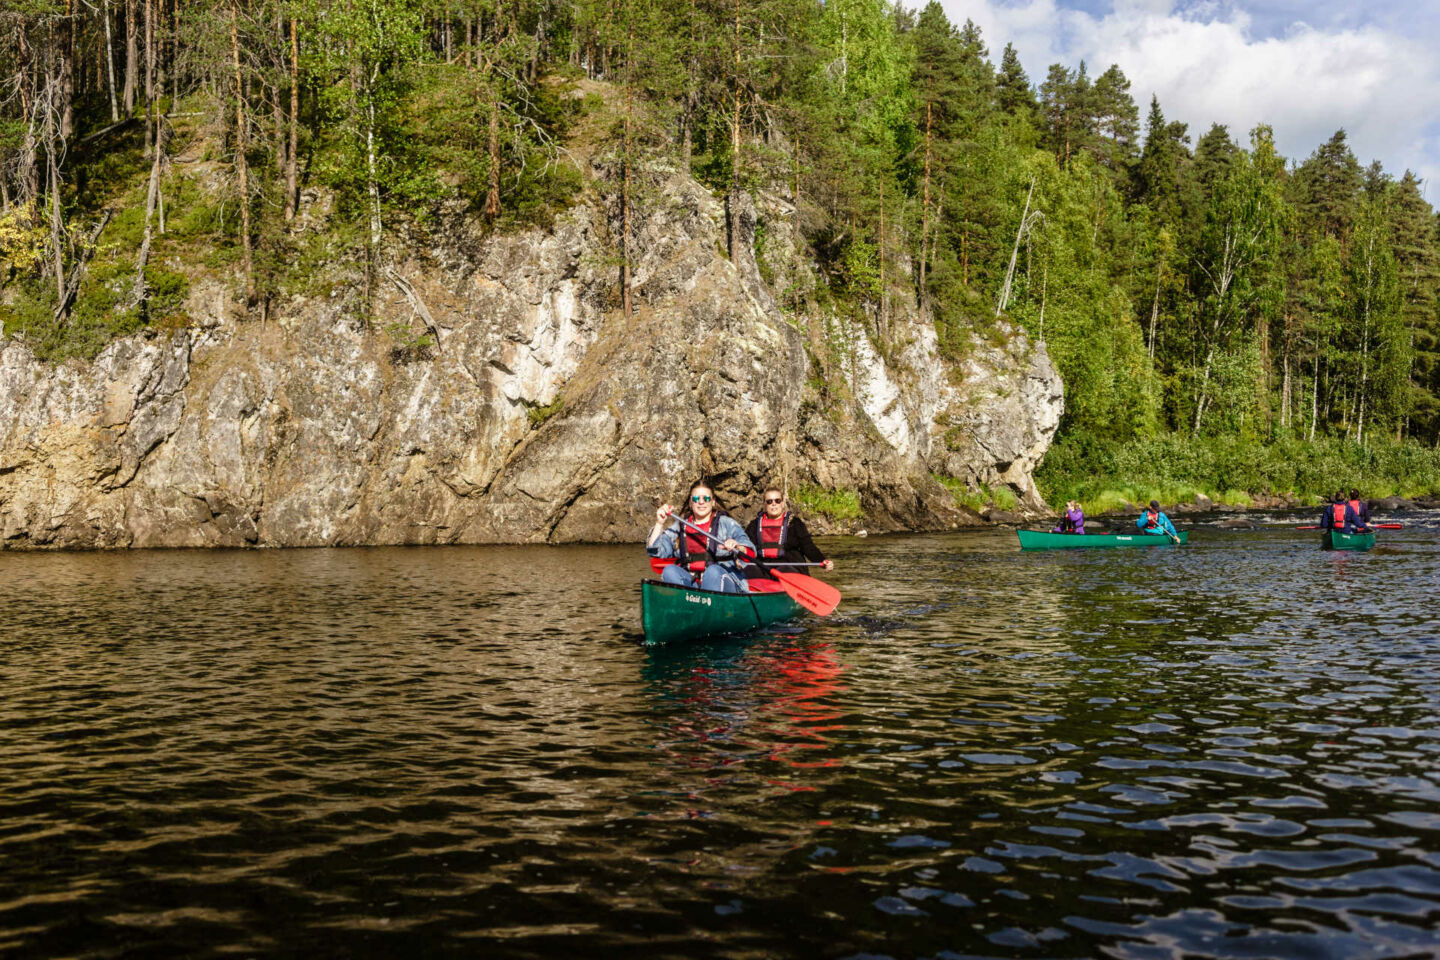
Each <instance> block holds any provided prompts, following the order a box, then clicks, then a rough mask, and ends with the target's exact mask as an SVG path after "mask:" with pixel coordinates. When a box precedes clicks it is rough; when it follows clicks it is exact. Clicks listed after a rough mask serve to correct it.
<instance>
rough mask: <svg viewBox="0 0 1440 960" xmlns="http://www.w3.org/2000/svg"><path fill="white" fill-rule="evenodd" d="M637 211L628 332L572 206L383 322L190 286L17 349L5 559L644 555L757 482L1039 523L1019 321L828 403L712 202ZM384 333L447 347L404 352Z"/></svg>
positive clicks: (321, 303)
mask: <svg viewBox="0 0 1440 960" xmlns="http://www.w3.org/2000/svg"><path fill="white" fill-rule="evenodd" d="M649 206H650V209H651V213H650V215H649V216H641V217H639V218H638V219H637V221H636V222H635V224H634V225H633V231H634V236H635V246H636V248H637V249H638V250H639V251H640V256H639V258H638V262H636V263H635V266H634V289H635V296H636V303H637V308H636V312H635V314H634V316H633V317H632V318H631V320H629V321H628V322H627V321H626V320H624V319H623V318H622V317H621V316H620V313H619V311H618V309H617V308H616V305H615V302H614V297H615V288H616V277H615V270H614V269H613V267H612V266H609V264H612V263H613V256H612V255H611V254H610V252H609V246H608V243H609V241H608V240H607V237H608V236H609V235H610V232H611V229H612V225H611V224H610V223H608V222H606V220H605V218H604V214H603V213H601V212H600V211H599V210H598V209H597V208H595V207H586V206H582V207H578V208H576V209H575V210H573V211H571V212H570V213H569V214H567V215H566V216H565V217H564V218H562V220H561V221H560V222H558V223H557V224H556V226H555V227H554V229H552V230H550V231H540V230H533V231H530V232H527V233H523V234H520V235H512V236H505V237H493V238H486V239H484V240H479V239H475V238H473V237H472V238H469V239H466V238H465V235H464V233H463V231H462V232H461V235H460V239H458V240H456V241H455V242H454V243H452V244H450V245H449V246H447V247H446V248H445V249H441V250H433V251H428V252H427V255H426V258H425V260H424V261H423V262H422V261H420V260H415V261H410V262H402V263H399V264H397V266H396V269H395V271H394V274H393V276H391V277H387V278H386V279H385V280H382V281H381V285H380V286H379V287H377V291H376V293H377V300H376V304H375V308H374V309H375V312H376V314H377V320H376V322H374V323H372V324H371V325H370V326H369V327H361V326H360V325H358V324H357V323H356V322H355V321H354V320H353V319H352V318H353V315H354V311H353V310H347V309H346V306H347V305H346V304H345V302H344V301H343V299H342V298H339V297H332V298H326V299H303V298H301V299H295V300H292V301H288V302H286V303H284V304H283V305H282V306H280V307H278V308H276V309H273V310H272V312H271V315H270V319H269V321H268V322H266V323H260V322H255V321H249V322H236V321H234V320H231V319H227V318H225V317H224V316H222V315H221V314H222V313H223V311H224V309H225V307H224V304H225V297H224V295H223V291H221V290H219V289H218V288H215V287H201V288H198V289H197V290H196V291H195V292H194V293H193V295H192V298H191V301H192V302H191V303H190V304H189V313H190V315H191V316H193V317H198V318H201V319H200V322H199V323H198V324H197V325H196V326H195V327H193V328H191V329H188V330H185V331H182V332H179V333H176V334H174V335H173V336H170V337H169V338H156V339H145V338H138V337H137V338H132V339H128V340H123V341H119V342H116V343H114V344H111V345H110V346H109V347H107V348H106V349H105V351H104V352H102V353H101V354H100V356H99V357H98V358H97V359H96V360H95V361H94V362H93V363H90V364H79V363H73V362H72V363H66V364H64V365H61V366H58V367H52V366H50V365H47V364H43V363H40V362H38V361H36V360H35V359H34V357H33V355H32V354H31V353H30V351H29V349H28V348H27V347H25V345H24V344H22V343H18V342H14V341H11V342H6V343H4V344H3V345H0V537H3V541H0V542H3V545H4V546H8V547H36V546H50V547H124V546H135V547H148V546H197V547H198V546H244V545H270V546H318V545H341V544H393V543H476V542H546V541H549V542H562V541H634V540H639V539H642V538H643V536H644V534H645V531H646V530H647V529H648V527H649V525H650V523H651V521H652V520H653V514H654V507H655V505H656V504H657V503H658V502H660V501H661V500H662V499H670V500H672V501H673V500H674V498H677V497H678V496H680V495H681V494H683V492H684V490H685V488H686V486H687V485H688V483H689V482H690V481H691V480H692V479H694V478H696V477H698V476H702V475H703V476H705V477H708V478H709V479H710V482H711V483H712V484H713V485H714V486H715V487H716V488H717V490H718V491H719V492H720V493H721V494H722V496H725V497H726V498H728V499H729V500H730V501H731V502H732V506H734V505H736V504H738V503H746V502H748V503H749V504H751V505H753V504H755V503H756V502H757V501H758V492H759V489H760V487H761V486H763V485H764V484H765V483H769V482H777V481H778V482H782V483H787V484H790V485H794V484H799V483H807V484H816V485H819V486H823V487H829V488H849V489H853V490H856V491H858V493H859V495H860V501H861V506H862V509H863V511H864V517H863V525H864V526H866V527H868V529H869V530H870V531H872V532H874V531H879V530H886V529H898V528H927V527H928V528H935V527H945V526H951V525H954V524H957V523H961V522H967V521H966V517H965V515H964V514H963V513H962V512H961V511H959V510H957V509H956V507H955V506H954V502H953V499H952V498H951V497H950V495H949V493H948V492H947V491H946V490H945V489H944V488H943V487H941V486H940V485H939V484H938V483H937V482H935V481H934V480H933V479H932V478H931V474H932V473H942V472H943V473H946V474H949V475H951V476H957V477H962V478H973V479H975V480H977V481H979V482H985V483H990V484H996V483H1006V484H1009V485H1010V486H1011V487H1012V488H1014V489H1015V490H1016V492H1017V493H1018V494H1020V496H1021V500H1022V504H1024V505H1026V506H1028V507H1030V508H1032V509H1033V508H1035V507H1036V505H1037V504H1038V498H1036V497H1035V496H1034V486H1033V482H1032V481H1031V480H1030V471H1031V470H1033V468H1034V466H1035V465H1036V464H1038V462H1039V459H1040V457H1041V456H1042V455H1043V453H1044V450H1045V447H1046V445H1047V444H1048V442H1049V439H1050V437H1051V435H1053V433H1054V429H1055V425H1056V423H1058V419H1059V415H1060V409H1061V407H1062V400H1061V391H1060V385H1059V379H1058V377H1057V376H1056V375H1055V372H1054V370H1053V368H1052V367H1051V366H1050V365H1049V360H1048V358H1047V357H1046V355H1045V352H1044V349H1043V347H1031V346H1030V345H1029V344H1028V343H1027V342H1026V340H1025V338H1024V337H1023V335H1021V334H1020V333H1018V332H1016V333H1015V334H1014V336H1013V337H1012V338H1011V340H1010V345H1009V346H1008V347H1006V348H1003V349H1002V348H993V349H990V350H988V351H981V352H979V353H977V354H976V355H975V356H974V357H973V358H972V360H971V361H970V362H969V363H967V365H966V367H965V369H964V370H963V372H962V373H961V375H960V376H959V377H958V378H957V377H954V376H950V375H949V374H948V373H947V372H946V371H944V370H943V369H942V368H943V364H941V363H940V362H939V361H938V359H937V357H936V354H935V351H934V336H933V331H930V334H929V337H928V339H927V338H926V337H925V335H924V334H925V326H924V325H923V324H920V323H918V322H917V321H915V320H914V318H913V316H910V317H909V318H908V319H904V320H902V321H901V322H904V323H908V324H910V326H911V327H912V328H913V330H912V331H911V333H912V335H909V336H908V340H907V346H906V347H905V348H904V349H903V350H901V351H899V352H898V353H897V354H896V356H897V357H898V359H895V358H892V359H891V360H889V361H882V360H881V359H880V357H879V355H878V353H877V352H876V351H875V349H874V348H873V347H871V346H869V341H868V340H864V339H863V338H862V343H863V346H861V347H859V355H858V356H859V357H860V358H861V359H859V360H857V369H859V370H860V374H861V375H860V376H858V377H857V384H859V385H860V386H861V387H862V388H863V389H860V390H857V402H856V404H855V405H854V406H853V407H845V408H837V407H834V406H833V405H832V406H828V407H827V406H826V405H825V404H824V403H822V402H820V400H819V399H818V398H817V397H816V396H815V395H814V394H813V392H811V391H812V388H810V387H808V386H807V385H806V380H807V375H808V371H809V360H808V358H807V353H806V345H805V343H804V341H803V339H802V337H801V335H800V334H799V333H798V332H797V331H796V330H795V329H794V328H792V327H791V326H790V325H789V324H788V323H787V322H786V321H785V319H784V318H783V317H782V316H781V315H780V314H779V312H778V310H777V308H776V305H775V299H774V296H773V293H772V292H771V291H770V290H769V289H768V288H767V287H766V286H765V285H764V283H763V281H762V280H761V279H760V276H761V275H760V272H759V271H758V269H756V264H755V260H754V258H753V256H749V254H748V250H749V247H748V245H746V246H745V247H744V250H745V251H746V254H745V256H742V257H740V258H738V259H740V260H741V262H740V263H739V264H738V265H737V264H733V263H732V262H731V261H730V260H729V259H727V258H726V257H725V256H724V255H723V253H721V251H722V250H723V249H724V241H725V231H726V215H725V210H724V208H723V205H722V204H720V203H719V202H717V201H716V200H715V199H714V198H713V197H712V196H711V195H710V194H709V193H707V192H706V191H705V190H704V189H703V188H701V187H700V186H699V185H698V184H696V183H694V182H693V181H691V180H689V179H688V178H682V177H671V178H670V179H669V180H667V181H666V182H665V183H664V184H662V186H661V189H660V196H659V197H658V198H657V199H656V200H655V201H654V202H652V203H651V204H650V205H649ZM735 212H736V216H735V217H734V218H733V220H734V222H735V223H737V224H738V225H739V226H740V229H741V230H743V231H752V232H753V230H754V224H755V212H754V209H753V207H745V206H744V205H743V202H742V204H741V205H740V206H739V207H738V208H737V210H736V211H735ZM395 324H400V325H401V326H402V328H408V329H410V330H411V332H412V334H413V335H414V336H417V337H418V336H419V335H420V334H421V333H423V332H425V330H426V329H427V328H431V327H432V326H433V330H434V333H435V335H437V336H438V343H437V344H434V345H433V346H430V347H429V348H428V349H421V350H409V351H406V350H403V349H397V342H396V338H395V336H394V335H393V331H392V330H391V328H392V327H394V325H395ZM887 364H889V365H887ZM957 380H958V383H959V385H958V386H956V385H954V382H955V381H957ZM862 381H863V382H862ZM1042 506H1043V505H1042ZM746 519H748V515H746ZM817 526H818V527H819V529H821V530H824V529H826V525H825V524H824V523H823V522H822V523H819V524H818V525H817Z"/></svg>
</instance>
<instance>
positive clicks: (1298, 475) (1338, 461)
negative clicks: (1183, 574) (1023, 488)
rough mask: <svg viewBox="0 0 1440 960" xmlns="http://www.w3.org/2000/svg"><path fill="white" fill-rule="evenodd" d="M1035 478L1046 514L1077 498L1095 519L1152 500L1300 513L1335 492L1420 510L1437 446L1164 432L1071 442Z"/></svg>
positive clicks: (1435, 488)
mask: <svg viewBox="0 0 1440 960" xmlns="http://www.w3.org/2000/svg"><path fill="white" fill-rule="evenodd" d="M1035 479H1036V483H1037V485H1038V486H1039V488H1040V492H1041V495H1042V496H1043V497H1044V498H1045V501H1046V502H1047V503H1048V504H1050V506H1051V507H1052V508H1053V509H1057V511H1058V509H1060V508H1063V506H1064V504H1065V501H1067V500H1078V501H1080V503H1081V504H1082V506H1083V507H1084V508H1085V512H1086V514H1087V515H1092V516H1093V515H1098V514H1105V513H1111V512H1115V513H1124V512H1133V511H1134V510H1135V509H1136V508H1137V506H1138V505H1139V504H1144V503H1149V502H1150V501H1151V500H1158V501H1160V503H1161V504H1162V505H1164V506H1165V507H1166V509H1167V510H1172V509H1173V510H1176V511H1178V512H1187V511H1191V512H1200V511H1205V510H1213V509H1226V508H1231V509H1248V508H1252V507H1255V508H1262V509H1285V508H1306V507H1313V506H1317V505H1319V504H1320V503H1321V502H1322V501H1324V500H1327V499H1328V498H1329V496H1330V494H1331V493H1333V492H1334V491H1336V490H1342V489H1343V490H1346V491H1349V490H1351V489H1355V490H1358V491H1359V492H1360V496H1361V498H1362V499H1366V500H1371V501H1390V500H1393V501H1395V502H1396V503H1397V504H1398V503H1402V502H1412V501H1413V502H1416V503H1417V504H1419V505H1422V506H1424V505H1428V504H1429V503H1430V502H1432V501H1434V500H1435V498H1436V496H1437V495H1440V450H1437V449H1436V448H1434V447H1427V446H1422V445H1420V444H1419V443H1416V442H1414V441H1405V442H1399V443H1397V442H1395V441H1393V440H1382V441H1367V442H1366V443H1365V444H1364V445H1361V444H1358V443H1354V442H1352V441H1348V440H1337V439H1333V438H1328V437H1320V438H1316V439H1315V440H1313V441H1312V440H1306V439H1303V438H1299V437H1280V438H1277V439H1275V440H1273V441H1268V442H1266V441H1260V440H1255V439H1247V438H1243V437H1204V438H1198V439H1195V438H1191V437H1188V436H1183V435H1180V434H1162V435H1159V436H1154V437H1147V438H1144V439H1142V440H1138V441H1136V442H1134V443H1131V444H1126V445H1124V446H1106V445H1104V444H1101V443H1097V442H1095V441H1094V440H1093V439H1089V438H1084V437H1079V438H1077V437H1074V436H1068V437H1064V438H1062V439H1061V440H1059V441H1057V442H1056V444H1055V445H1054V446H1053V447H1052V448H1051V449H1050V451H1049V453H1048V454H1047V455H1046V458H1045V463H1044V464H1043V465H1042V466H1041V468H1040V470H1039V471H1038V472H1037V473H1036V478H1035Z"/></svg>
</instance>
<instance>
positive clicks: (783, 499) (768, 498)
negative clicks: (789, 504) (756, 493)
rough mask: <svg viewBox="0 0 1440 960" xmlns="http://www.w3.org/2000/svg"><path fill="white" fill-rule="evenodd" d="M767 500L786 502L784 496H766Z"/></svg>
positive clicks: (770, 501) (769, 501) (768, 501)
mask: <svg viewBox="0 0 1440 960" xmlns="http://www.w3.org/2000/svg"><path fill="white" fill-rule="evenodd" d="M765 502H766V503H784V502H785V498H784V497H766V498H765Z"/></svg>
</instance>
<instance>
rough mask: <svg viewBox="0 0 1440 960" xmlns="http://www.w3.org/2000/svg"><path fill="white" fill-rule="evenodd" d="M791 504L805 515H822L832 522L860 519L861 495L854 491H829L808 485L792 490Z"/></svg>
mask: <svg viewBox="0 0 1440 960" xmlns="http://www.w3.org/2000/svg"><path fill="white" fill-rule="evenodd" d="M790 502H791V503H793V504H795V506H797V507H799V508H800V509H801V511H803V512H805V513H809V514H820V515H823V516H826V517H829V518H830V519H832V520H858V519H859V518H860V495H859V494H858V493H856V492H855V491H854V490H847V489H840V490H827V489H826V488H824V487H816V486H808V485H807V486H802V487H797V488H795V489H794V490H791V491H790Z"/></svg>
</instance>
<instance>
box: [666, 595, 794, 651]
mask: <svg viewBox="0 0 1440 960" xmlns="http://www.w3.org/2000/svg"><path fill="white" fill-rule="evenodd" d="M799 612H800V604H798V603H796V602H795V601H794V600H792V599H790V595H789V594H787V593H714V592H712V591H710V590H696V589H693V588H689V587H676V586H672V585H671V584H668V583H661V582H660V581H658V580H642V581H640V620H641V622H642V623H644V625H645V642H646V643H673V642H674V641H676V640H697V639H699V638H701V637H715V636H722V635H724V634H728V633H749V632H750V631H751V630H755V629H758V628H759V627H763V626H765V625H766V624H767V623H775V622H776V621H778V620H788V619H790V618H791V617H793V616H795V615H796V614H797V613H799Z"/></svg>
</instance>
